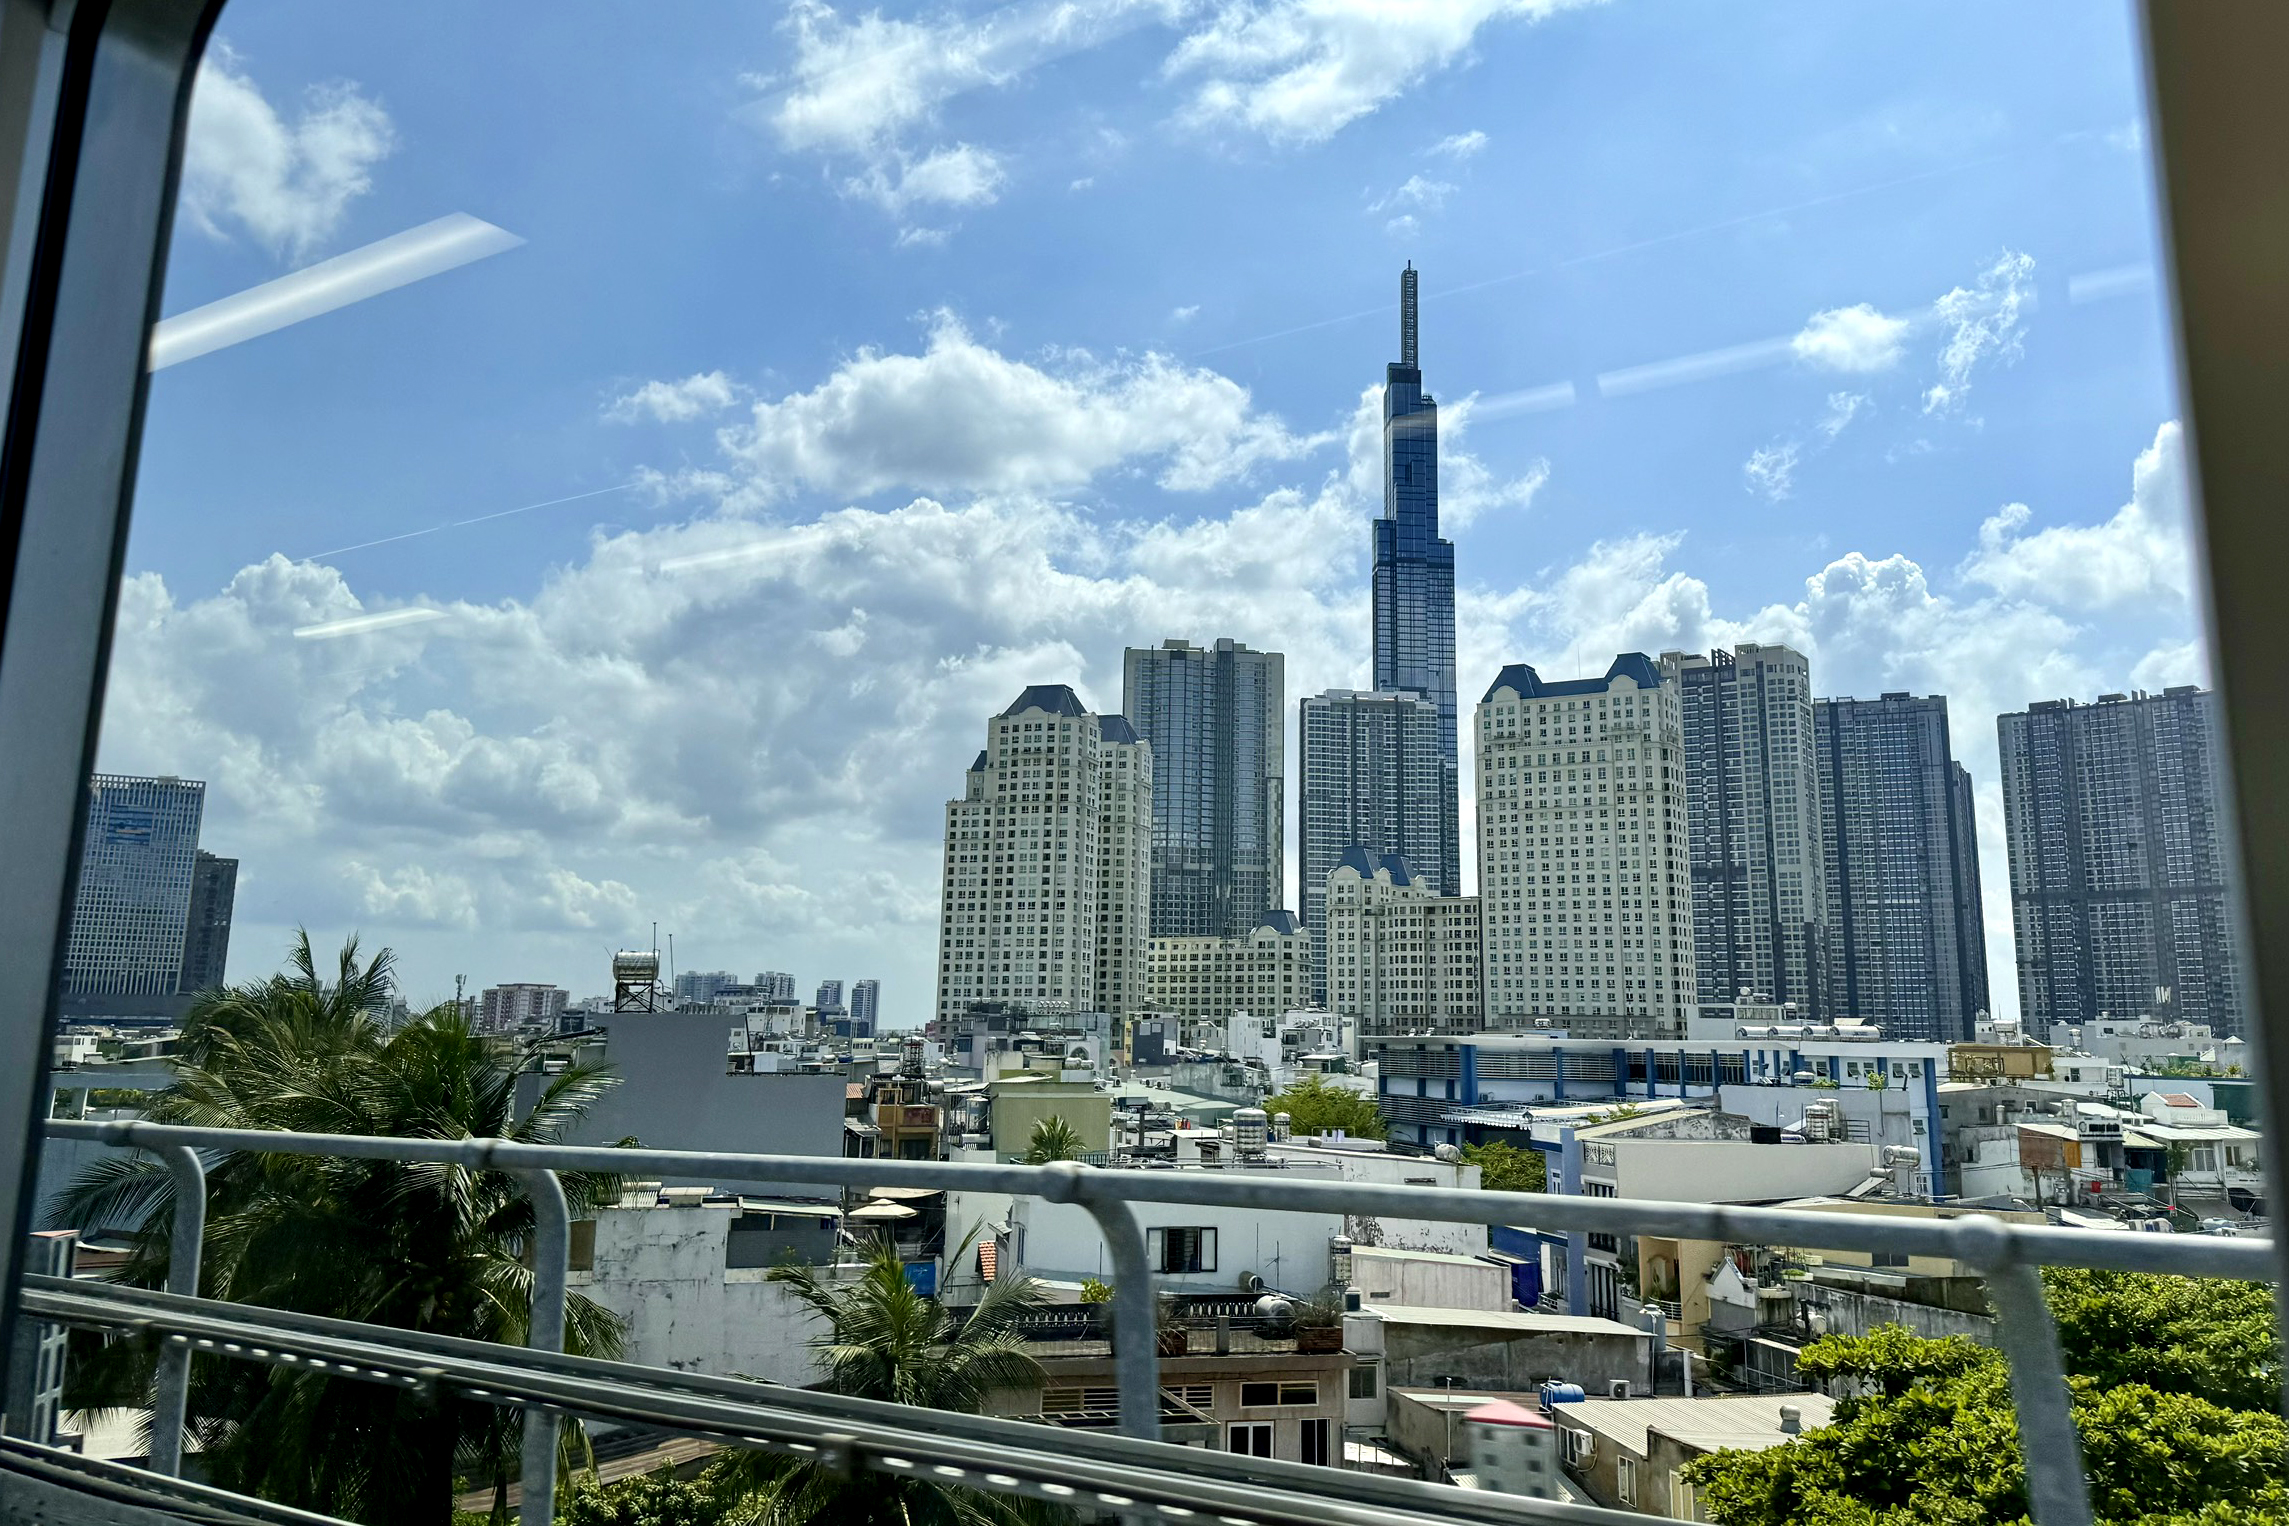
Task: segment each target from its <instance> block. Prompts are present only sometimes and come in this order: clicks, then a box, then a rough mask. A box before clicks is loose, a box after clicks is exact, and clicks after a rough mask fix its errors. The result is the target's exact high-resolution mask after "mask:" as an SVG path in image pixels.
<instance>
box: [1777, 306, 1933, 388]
mask: <svg viewBox="0 0 2289 1526" xmlns="http://www.w3.org/2000/svg"><path fill="white" fill-rule="evenodd" d="M1908 327H1909V325H1908V320H1907V319H1905V318H1894V317H1891V316H1889V315H1887V314H1885V313H1882V312H1879V311H1878V310H1877V309H1876V308H1875V307H1873V306H1871V305H1870V304H1868V303H1866V302H1856V303H1854V304H1853V305H1852V306H1850V307H1832V308H1829V309H1828V310H1827V311H1825V312H1818V313H1814V314H1813V315H1812V317H1811V319H1810V320H1809V321H1808V322H1807V323H1806V324H1805V325H1804V327H1803V329H1802V330H1800V331H1799V332H1798V333H1797V335H1796V337H1795V338H1794V339H1792V340H1790V341H1789V349H1790V351H1791V352H1792V353H1794V354H1795V356H1796V358H1797V359H1798V360H1801V361H1803V362H1805V363H1806V364H1808V365H1812V366H1817V367H1819V368H1820V369H1821V370H1824V371H1845V372H1867V371H1884V370H1889V369H1890V368H1891V367H1893V366H1895V365H1898V364H1899V361H1900V357H1901V356H1902V355H1903V354H1904V353H1906V350H1905V345H1904V343H1903V342H1904V341H1905V339H1906V338H1907V332H1908Z"/></svg>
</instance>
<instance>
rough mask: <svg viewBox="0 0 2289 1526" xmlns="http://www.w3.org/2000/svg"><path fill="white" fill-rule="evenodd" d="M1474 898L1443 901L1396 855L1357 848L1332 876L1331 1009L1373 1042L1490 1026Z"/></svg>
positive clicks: (1329, 906)
mask: <svg viewBox="0 0 2289 1526" xmlns="http://www.w3.org/2000/svg"><path fill="white" fill-rule="evenodd" d="M1480 921H1481V918H1480V903H1479V897H1477V896H1459V895H1440V894H1439V893H1438V892H1437V891H1436V890H1435V889H1434V888H1433V887H1432V886H1430V885H1429V884H1427V883H1425V882H1424V881H1423V880H1421V879H1420V878H1418V877H1417V876H1416V875H1415V874H1414V873H1413V871H1411V870H1410V869H1409V868H1408V867H1407V861H1406V859H1405V858H1403V857H1401V856H1400V855H1398V854H1396V853H1371V852H1369V851H1368V850H1367V849H1365V848H1353V849H1351V850H1350V851H1349V852H1347V853H1345V854H1344V855H1343V857H1342V859H1341V861H1339V862H1338V863H1337V864H1336V866H1335V869H1334V871H1333V872H1332V873H1330V874H1329V875H1328V877H1327V1005H1328V1009H1329V1010H1330V1011H1332V1012H1334V1013H1335V1014H1336V1016H1337V1017H1339V1018H1343V1019H1347V1020H1349V1021H1351V1022H1353V1023H1355V1024H1357V1025H1358V1028H1357V1031H1358V1032H1359V1033H1360V1034H1361V1035H1362V1036H1366V1035H1369V1034H1391V1033H1416V1032H1444V1033H1475V1032H1477V1031H1479V1030H1480V1029H1482V1028H1484V1027H1485V1026H1486V1023H1485V1017H1486V1007H1485V981H1486V967H1485V965H1484V963H1483V961H1482V959H1481V957H1480V955H1481V930H1480Z"/></svg>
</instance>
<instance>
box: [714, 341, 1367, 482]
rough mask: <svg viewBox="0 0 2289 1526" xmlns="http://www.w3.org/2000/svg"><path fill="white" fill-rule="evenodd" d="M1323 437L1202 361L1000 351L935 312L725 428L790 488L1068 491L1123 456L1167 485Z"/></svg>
mask: <svg viewBox="0 0 2289 1526" xmlns="http://www.w3.org/2000/svg"><path fill="white" fill-rule="evenodd" d="M1328 439H1329V436H1327V435H1324V434H1320V435H1300V436H1299V435H1296V434H1293V433H1291V432H1290V431H1289V430H1288V428H1287V427H1286V426H1285V425H1284V424H1282V423H1281V422H1280V421H1279V420H1278V419H1276V418H1273V417H1271V416H1269V415H1267V414H1263V413H1260V412H1257V411H1256V410H1255V408H1254V406H1253V404H1252V402H1251V400H1250V398H1249V395H1248V391H1247V389H1246V388H1245V387H1242V386H1241V385H1240V384H1239V383H1237V382H1235V381H1232V380H1231V379H1230V378H1228V377H1224V376H1221V375H1218V374H1217V373H1216V372H1213V371H1208V370H1201V369H1187V368H1185V367H1183V366H1181V365H1179V364H1178V363H1177V362H1175V361H1173V360H1170V359H1169V358H1168V357H1166V356H1162V355H1154V354H1147V355H1144V356H1142V357H1126V356H1124V357H1121V358H1118V359H1115V360H1111V361H1102V360H1098V359H1096V358H1095V357H1093V356H1090V355H1088V354H1087V353H1085V352H1080V351H1073V352H1066V353H1062V354H1059V355H1056V356H1053V357H1050V359H1049V361H1048V362H1046V363H1045V364H1043V365H1035V364H1031V363H1028V362H1025V361H1020V360H1012V359H1010V358H1008V357H1007V356H1004V355H1002V354H1000V353H998V352H997V351H995V350H992V349H990V348H988V347H987V346H985V345H982V344H980V343H979V342H978V341H977V340H975V339H973V338H972V337H971V336H970V334H969V332H968V330H966V329H965V328H964V327H963V326H962V325H961V324H960V323H959V322H958V321H957V320H955V319H954V318H953V317H952V316H951V315H949V314H940V315H939V316H938V318H937V319H936V321H935V325H934V327H933V329H932V332H931V335H930V342H929V346H928V348H927V349H926V350H925V351H924V352H923V353H922V354H920V355H888V354H884V353H882V352H880V351H877V350H861V351H860V352H859V353H858V354H856V355H854V356H852V357H851V358H850V359H849V360H847V361H845V362H844V363H843V364H842V365H841V366H840V367H838V368H837V369H836V371H835V372H834V374H833V375H831V376H829V377H828V378H827V379H826V380H825V381H823V382H821V383H820V384H819V385H818V386H817V387H815V388H813V389H812V390H810V391H808V392H801V393H795V394H792V395H790V396H788V397H785V398H781V399H779V400H777V401H766V402H761V403H758V404H757V405H756V406H755V410H754V415H753V418H752V420H751V421H750V422H749V423H747V424H745V425H742V426H740V427H738V428H735V429H729V430H726V431H725V433H724V441H725V444H726V446H727V448H728V449H729V451H730V453H731V455H732V457H733V459H734V460H735V461H736V462H737V463H739V465H740V466H742V467H743V468H744V469H745V470H746V471H747V472H748V473H749V474H750V475H751V477H752V478H753V479H754V481H755V482H756V484H757V485H758V490H759V492H760V493H761V494H762V495H763V496H766V497H768V496H774V495H776V494H779V493H783V492H784V491H786V490H787V489H789V488H791V487H793V486H796V485H801V486H803V487H806V488H809V489H812V490H814V491H817V492H821V493H828V494H834V495H837V496H858V497H863V496H868V495H871V494H874V493H879V492H883V491H886V490H888V489H892V488H901V487H903V488H912V489H916V490H920V491H924V492H931V493H941V494H942V493H968V492H1040V491H1055V490H1060V489H1069V488H1074V487H1078V486H1080V485H1081V484H1083V483H1085V482H1087V481H1089V480H1090V479H1091V478H1092V477H1095V476H1096V475H1097V474H1098V473H1100V472H1104V471H1107V470H1110V469H1111V468H1113V467H1116V466H1119V465H1122V464H1124V463H1133V462H1140V461H1157V462H1159V463H1160V467H1159V471H1158V474H1157V479H1156V480H1158V482H1159V483H1160V485H1161V486H1163V487H1166V488H1171V489H1175V490H1180V491H1188V490H1199V489H1204V488H1210V487H1215V486H1218V485H1220V484H1223V483H1227V482H1232V481H1235V480H1238V479H1241V478H1245V477H1247V476H1248V475H1249V474H1250V473H1252V472H1253V471H1254V470H1255V469H1256V468H1257V467H1259V466H1261V465H1263V464H1265V463H1268V462H1273V461H1287V460H1293V459H1295V458H1297V457H1300V456H1303V455H1305V454H1307V453H1309V452H1311V451H1313V450H1316V449H1318V448H1319V447H1320V446H1321V445H1323V444H1325V443H1326V442H1327V440H1328Z"/></svg>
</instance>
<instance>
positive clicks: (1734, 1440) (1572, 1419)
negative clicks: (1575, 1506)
mask: <svg viewBox="0 0 2289 1526" xmlns="http://www.w3.org/2000/svg"><path fill="white" fill-rule="evenodd" d="M1834 1410H1835V1406H1834V1404H1833V1403H1832V1402H1831V1401H1830V1400H1829V1399H1828V1398H1827V1396H1826V1395H1824V1394H1723V1395H1711V1396H1709V1397H1707V1398H1700V1399H1598V1398H1592V1399H1587V1400H1584V1401H1582V1402H1580V1403H1577V1404H1555V1405H1552V1406H1551V1407H1550V1418H1551V1419H1552V1420H1554V1421H1555V1422H1557V1425H1558V1438H1559V1447H1560V1451H1561V1455H1563V1457H1564V1458H1565V1462H1566V1470H1567V1473H1568V1474H1569V1476H1571V1477H1572V1478H1573V1479H1574V1480H1575V1482H1577V1483H1579V1484H1580V1485H1581V1486H1582V1488H1583V1490H1584V1491H1585V1492H1586V1493H1587V1494H1588V1495H1589V1496H1590V1497H1591V1498H1592V1499H1593V1500H1594V1501H1596V1502H1597V1503H1598V1504H1600V1505H1604V1506H1607V1507H1609V1508H1611V1509H1619V1510H1634V1511H1636V1512H1637V1513H1638V1514H1640V1515H1653V1516H1666V1517H1669V1518H1672V1519H1675V1520H1683V1521H1696V1520H1700V1519H1702V1516H1701V1514H1700V1501H1699V1500H1698V1499H1697V1498H1695V1496H1694V1491H1693V1488H1692V1486H1691V1485H1689V1484H1687V1483H1686V1482H1685V1480H1684V1479H1683V1477H1681V1476H1680V1474H1681V1471H1682V1470H1683V1468H1684V1466H1685V1464H1687V1463H1688V1462H1691V1461H1692V1460H1693V1459H1694V1458H1696V1457H1705V1456H1707V1455H1708V1454H1710V1453H1711V1452H1726V1451H1733V1452H1740V1451H1762V1450H1763V1449H1765V1448H1766V1447H1775V1446H1780V1445H1781V1444H1783V1443H1785V1442H1788V1441H1791V1440H1794V1439H1795V1437H1796V1436H1798V1435H1799V1434H1801V1433H1802V1432H1804V1431H1807V1430H1811V1429H1814V1428H1816V1427H1818V1426H1823V1425H1826V1424H1827V1423H1828V1420H1829V1417H1830V1416H1831V1415H1832V1414H1833V1413H1834Z"/></svg>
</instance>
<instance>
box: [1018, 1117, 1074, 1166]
mask: <svg viewBox="0 0 2289 1526" xmlns="http://www.w3.org/2000/svg"><path fill="white" fill-rule="evenodd" d="M1088 1153H1089V1147H1088V1146H1087V1145H1085V1144H1083V1143H1082V1142H1081V1135H1080V1133H1079V1132H1078V1131H1077V1130H1076V1129H1075V1128H1074V1127H1073V1125H1071V1124H1070V1123H1067V1122H1066V1121H1065V1120H1064V1119H1063V1118H1061V1117H1059V1116H1057V1115H1056V1114H1055V1113H1052V1114H1050V1115H1049V1116H1048V1117H1046V1118H1036V1119H1034V1120H1033V1137H1032V1138H1030V1139H1028V1140H1027V1141H1026V1144H1025V1163H1026V1164H1027V1165H1029V1166H1046V1165H1048V1164H1049V1163H1050V1162H1051V1161H1053V1160H1079V1159H1080V1158H1081V1157H1082V1156H1084V1155H1086V1154H1088Z"/></svg>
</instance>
